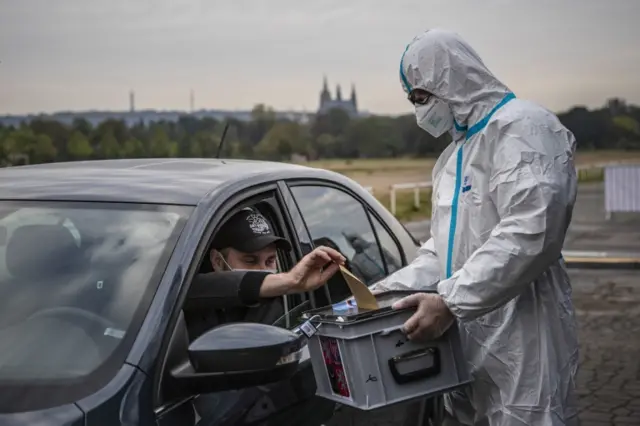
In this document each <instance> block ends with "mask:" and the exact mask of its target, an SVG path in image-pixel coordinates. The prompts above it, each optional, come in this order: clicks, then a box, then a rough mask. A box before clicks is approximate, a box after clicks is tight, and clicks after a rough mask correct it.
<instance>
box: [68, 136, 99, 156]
mask: <svg viewBox="0 0 640 426" xmlns="http://www.w3.org/2000/svg"><path fill="white" fill-rule="evenodd" d="M67 154H68V155H69V158H70V159H73V160H86V159H88V158H90V157H91V155H92V154H93V148H92V147H91V144H90V143H89V139H87V137H86V136H85V135H83V134H82V133H81V132H80V131H78V130H75V131H74V132H73V133H72V134H71V137H70V138H69V142H68V143H67Z"/></svg>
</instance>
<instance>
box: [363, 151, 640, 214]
mask: <svg viewBox="0 0 640 426" xmlns="http://www.w3.org/2000/svg"><path fill="white" fill-rule="evenodd" d="M618 167H619V168H620V169H621V170H622V169H624V170H627V169H629V168H632V167H633V168H634V170H635V172H634V173H635V174H634V175H633V176H632V175H630V174H629V173H631V172H629V171H625V172H624V173H627V174H625V176H626V177H627V178H635V181H634V182H627V183H626V184H624V185H622V184H619V183H617V182H616V183H613V180H612V183H611V185H612V186H614V187H616V188H620V187H624V188H627V191H631V190H630V189H629V188H631V185H635V186H633V188H635V189H634V190H635V191H636V192H635V193H634V194H636V195H633V197H632V195H631V193H629V194H626V193H625V192H624V191H619V190H618V189H616V192H615V193H614V192H613V191H609V192H611V193H612V194H613V195H611V197H612V204H611V205H612V207H615V208H622V206H625V207H624V208H634V209H635V210H633V211H640V195H638V192H639V191H640V165H635V166H622V165H620V164H619V163H618V162H616V163H599V164H588V165H583V166H578V167H576V173H577V174H578V178H579V180H590V178H591V177H592V176H591V172H596V174H597V175H600V174H601V173H602V171H603V169H604V170H605V183H606V181H607V179H606V173H612V172H607V170H609V169H616V168H618ZM614 173H615V172H614ZM620 173H622V172H620ZM593 177H599V176H595V175H594V176H593ZM616 179H620V178H616ZM431 186H432V185H431V182H409V183H396V184H393V185H391V186H389V204H390V206H389V210H390V211H391V213H392V214H393V215H395V214H396V211H397V201H396V193H397V192H398V191H404V190H408V189H412V190H413V206H414V207H415V208H416V209H418V208H420V190H421V189H424V188H431ZM606 188H607V187H606V184H605V196H606V194H607V189H606ZM365 189H366V190H367V191H369V192H370V193H372V194H373V188H372V187H370V186H369V187H366V188H365ZM625 197H626V198H625ZM631 198H632V199H631ZM619 199H620V200H621V199H624V201H618V200H619ZM607 202H608V201H607ZM616 203H617V204H616ZM614 211H629V210H614ZM607 212H609V210H608V208H607ZM607 216H609V213H607Z"/></svg>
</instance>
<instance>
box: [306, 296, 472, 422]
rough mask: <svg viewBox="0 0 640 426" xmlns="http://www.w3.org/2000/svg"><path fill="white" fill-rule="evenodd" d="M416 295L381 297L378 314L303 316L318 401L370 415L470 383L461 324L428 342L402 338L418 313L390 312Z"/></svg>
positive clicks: (319, 313) (354, 312)
mask: <svg viewBox="0 0 640 426" xmlns="http://www.w3.org/2000/svg"><path fill="white" fill-rule="evenodd" d="M413 293H415V292H413V291H389V292H385V293H381V294H378V295H376V300H377V301H378V304H379V306H380V309H377V310H374V311H364V312H360V311H358V309H357V308H356V307H352V308H349V309H348V310H347V311H335V310H334V309H333V308H332V307H327V308H321V309H316V310H312V311H308V312H305V314H304V315H303V317H304V318H307V319H308V320H310V321H309V322H310V323H311V324H313V325H314V327H315V330H313V331H312V332H309V329H307V330H306V331H305V334H307V335H308V336H310V338H309V353H310V356H311V363H312V366H313V373H314V376H315V378H316V383H317V391H316V394H317V395H318V396H320V397H322V398H327V399H330V400H333V401H336V402H339V403H342V404H344V405H349V406H352V407H355V408H359V409H362V410H371V409H374V408H380V407H384V406H388V405H391V404H395V403H399V402H402V401H408V400H410V399H415V398H424V397H433V396H437V395H440V394H442V393H446V392H449V391H451V390H453V389H455V388H458V387H460V386H463V385H465V384H467V383H469V382H470V375H469V372H468V368H467V364H466V361H465V359H464V356H463V353H462V347H461V344H460V335H459V332H458V327H457V324H454V325H453V326H452V327H451V328H449V330H447V332H446V333H445V334H444V335H443V336H441V337H440V338H439V339H437V340H434V341H430V342H422V343H415V342H412V341H409V340H408V339H407V337H406V336H405V334H404V333H403V332H402V326H403V324H404V323H405V321H406V320H408V319H409V317H411V315H412V314H413V313H414V312H415V309H403V310H392V309H391V305H392V303H393V302H395V301H396V300H399V299H400V298H402V297H405V296H407V295H409V294H413Z"/></svg>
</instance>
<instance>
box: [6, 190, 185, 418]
mask: <svg viewBox="0 0 640 426" xmlns="http://www.w3.org/2000/svg"><path fill="white" fill-rule="evenodd" d="M187 212H188V209H183V208H168V207H161V206H140V205H123V204H106V203H83V204H78V203H74V204H70V203H51V202H48V203H46V204H45V203H34V202H28V203H26V202H25V203H16V202H0V389H2V390H3V391H4V390H6V389H5V388H4V387H5V386H9V387H10V388H11V386H20V389H23V390H24V388H25V386H26V387H29V386H32V385H33V386H36V385H38V384H51V383H62V382H64V383H71V382H73V383H78V382H79V379H83V378H86V377H88V376H90V375H91V374H93V373H94V372H96V371H99V370H104V368H103V367H104V365H105V364H107V363H108V362H113V361H114V356H115V359H116V361H117V364H118V365H115V366H114V367H115V368H116V369H117V368H119V367H120V366H121V364H122V362H124V358H125V357H126V352H127V350H128V348H127V346H128V345H129V344H130V343H131V338H135V333H136V332H137V328H138V326H139V323H140V322H141V321H142V319H143V318H142V317H144V314H145V312H146V309H147V308H148V303H149V301H150V300H149V299H150V297H145V296H146V295H149V294H151V295H153V293H154V292H155V287H156V286H157V284H158V281H159V279H160V276H161V274H162V272H163V271H164V268H165V266H166V263H167V261H168V257H169V255H170V253H171V251H172V249H173V246H174V244H175V241H176V239H177V236H178V234H179V231H180V230H181V228H182V226H183V223H184V218H185V215H186V213H187ZM144 305H147V306H144ZM141 310H142V311H143V312H142V314H141V315H140V312H141ZM118 353H119V354H120V355H118ZM116 371H117V370H116ZM64 389H65V390H66V391H69V390H70V389H67V388H64ZM2 393H3V394H4V392H2ZM2 405H3V406H4V404H2ZM2 408H4V407H2Z"/></svg>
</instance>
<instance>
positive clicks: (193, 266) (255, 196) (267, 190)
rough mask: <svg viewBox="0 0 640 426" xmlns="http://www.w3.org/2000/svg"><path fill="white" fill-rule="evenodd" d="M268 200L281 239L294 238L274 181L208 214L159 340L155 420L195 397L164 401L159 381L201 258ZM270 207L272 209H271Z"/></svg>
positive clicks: (292, 258) (287, 263) (230, 197)
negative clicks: (224, 228)
mask: <svg viewBox="0 0 640 426" xmlns="http://www.w3.org/2000/svg"><path fill="white" fill-rule="evenodd" d="M268 198H274V201H275V203H276V206H278V205H279V208H274V211H275V212H276V217H278V218H279V219H278V220H279V223H278V224H277V225H276V226H277V228H278V230H279V231H283V232H284V234H285V235H283V236H284V237H285V238H293V235H292V234H291V233H290V229H291V228H290V226H289V225H288V224H287V218H288V216H287V215H285V214H284V212H285V211H286V206H285V205H284V204H283V201H282V197H281V194H280V192H279V187H278V184H277V181H268V182H263V183H261V184H259V185H254V186H250V187H248V188H242V189H240V190H239V191H236V192H234V193H233V194H229V195H228V196H226V197H225V198H224V199H223V200H222V201H221V202H219V203H216V204H215V206H214V207H213V210H212V211H209V212H207V219H206V220H207V225H206V227H205V230H204V232H203V233H202V234H201V235H199V236H198V243H197V248H196V250H195V251H194V255H193V257H192V259H191V260H190V261H189V266H188V267H187V271H186V273H185V277H184V280H183V285H182V286H181V288H180V291H179V293H178V296H177V298H176V301H175V303H174V305H173V309H172V311H171V314H170V319H169V322H168V323H167V327H166V329H165V330H164V334H163V336H162V340H161V341H162V343H161V346H160V351H159V353H158V358H157V359H158V362H156V366H155V367H154V369H153V370H152V372H151V373H152V374H153V385H152V389H153V391H152V392H153V393H152V395H153V397H152V406H153V410H154V413H155V415H156V417H159V416H162V415H163V414H164V413H165V412H166V410H168V409H173V408H175V406H176V404H178V405H180V404H183V403H188V402H190V401H191V399H193V398H194V397H195V396H190V397H186V398H184V399H183V400H181V401H172V400H163V395H162V381H163V377H164V375H165V373H166V371H165V366H166V362H167V358H168V356H169V342H170V339H171V337H172V336H173V335H174V333H175V332H176V327H178V326H179V318H180V317H181V315H182V311H183V306H184V304H185V301H186V297H187V295H188V292H189V289H190V287H191V284H192V283H193V279H194V277H195V275H196V274H197V273H199V272H200V268H201V264H202V262H203V261H204V256H206V254H207V249H208V248H209V246H210V244H211V241H212V240H213V236H214V235H215V233H216V232H218V231H219V230H220V227H221V225H222V224H223V223H224V221H225V220H226V219H228V218H229V217H230V216H232V215H233V214H235V213H236V212H237V211H239V210H241V209H242V208H245V207H253V206H255V205H256V204H258V203H260V202H262V201H265V200H267V199H268ZM270 207H272V208H273V206H270ZM274 225H275V224H274ZM283 225H284V226H283ZM295 241H297V240H295ZM291 243H292V246H293V247H294V253H295V250H296V244H294V240H292V241H291ZM280 253H281V252H279V254H280ZM283 260H284V261H285V262H284V264H285V267H290V266H291V265H294V264H295V262H296V259H295V255H294V254H293V253H289V255H287V256H283Z"/></svg>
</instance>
